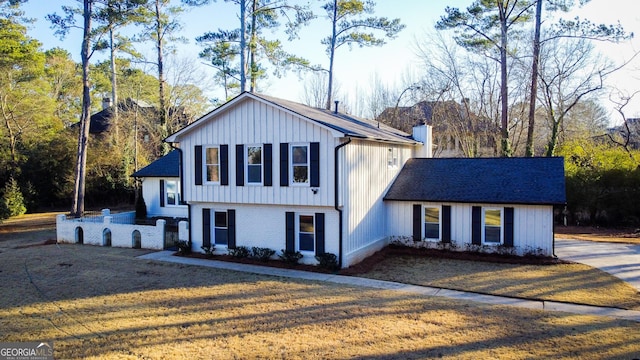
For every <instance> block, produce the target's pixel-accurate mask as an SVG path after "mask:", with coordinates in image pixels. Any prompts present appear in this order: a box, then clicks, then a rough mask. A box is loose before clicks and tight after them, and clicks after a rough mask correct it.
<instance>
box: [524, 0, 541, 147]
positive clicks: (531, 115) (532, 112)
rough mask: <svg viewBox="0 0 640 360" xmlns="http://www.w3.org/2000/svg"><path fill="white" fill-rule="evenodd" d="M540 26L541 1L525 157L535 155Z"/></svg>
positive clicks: (538, 7) (535, 39) (535, 40)
mask: <svg viewBox="0 0 640 360" xmlns="http://www.w3.org/2000/svg"><path fill="white" fill-rule="evenodd" d="M541 24H542V0H537V3H536V24H535V33H534V37H533V61H532V64H531V90H530V92H529V93H530V95H529V96H530V98H529V127H528V128H527V148H526V150H525V156H527V157H532V156H534V155H535V148H534V144H533V135H534V131H535V122H536V99H537V94H538V62H539V61H540V27H541Z"/></svg>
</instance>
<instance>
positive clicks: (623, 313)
mask: <svg viewBox="0 0 640 360" xmlns="http://www.w3.org/2000/svg"><path fill="white" fill-rule="evenodd" d="M139 259H146V260H157V261H166V262H172V263H178V264H186V265H195V266H207V267H213V268H218V269H226V270H232V271H241V272H248V273H254V274H262V275H270V276H279V277H286V278H293V279H302V280H313V281H325V282H330V283H335V284H345V285H351V286H360V287H367V288H374V289H382V290H394V291H402V292H408V293H413V294H420V295H427V296H441V297H447V298H452V299H459V300H468V301H475V302H480V303H484V304H492V305H507V306H515V307H521V308H527V309H537V310H546V311H562V312H568V313H574V314H584V315H600V316H610V317H615V318H620V319H625V320H631V321H637V322H640V311H632V310H621V309H616V308H606V307H598V306H588V305H576V304H567V303H561V302H555V301H540V300H527V299H514V298H508V297H502V296H494V295H483V294H476V293H471V292H465V291H457V290H447V289H441V288H435V287H429V286H416V285H408V284H402V283H397V282H392V281H383V280H374V279H366V278H360V277H355V276H344V275H334V274H321V273H314V272H308V271H300V270H292V269H281V268H273V267H268V266H259V265H249V264H239V263H233V262H226V261H217V260H208V259H196V258H188V257H180V256H173V252H172V251H159V252H154V253H149V254H146V255H142V256H140V257H139Z"/></svg>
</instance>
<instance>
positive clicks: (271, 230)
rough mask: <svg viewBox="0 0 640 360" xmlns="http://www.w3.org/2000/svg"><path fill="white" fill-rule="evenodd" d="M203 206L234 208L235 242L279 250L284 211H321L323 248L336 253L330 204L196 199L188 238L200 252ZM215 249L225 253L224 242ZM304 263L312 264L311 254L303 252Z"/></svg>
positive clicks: (334, 215) (282, 241)
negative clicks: (308, 205) (290, 204)
mask: <svg viewBox="0 0 640 360" xmlns="http://www.w3.org/2000/svg"><path fill="white" fill-rule="evenodd" d="M202 209H212V211H214V210H215V211H226V210H230V209H231V210H235V212H236V246H246V247H248V248H251V247H253V246H256V247H266V248H270V249H273V250H275V251H276V254H280V253H281V250H282V249H284V248H285V247H286V243H285V241H286V212H288V211H293V212H295V213H296V214H315V213H324V215H325V251H326V252H329V253H333V254H335V255H338V238H337V236H336V235H335V234H337V233H338V212H337V211H336V210H335V209H334V208H333V207H306V206H268V205H244V204H228V203H215V204H213V203H197V204H193V205H192V206H191V223H190V224H189V226H190V227H191V231H192V234H191V236H192V238H191V241H192V243H193V250H194V251H197V252H202V250H201V248H200V247H201V246H202V244H203V232H202V230H203V226H202V224H203V223H202ZM216 252H217V253H226V252H227V248H226V247H225V246H220V245H216ZM304 255H305V257H304V258H303V259H302V260H301V262H303V263H311V264H315V263H316V260H315V258H314V257H313V255H310V254H304Z"/></svg>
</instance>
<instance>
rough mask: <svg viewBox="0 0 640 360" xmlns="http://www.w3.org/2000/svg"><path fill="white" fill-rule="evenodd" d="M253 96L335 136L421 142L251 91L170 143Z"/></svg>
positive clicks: (384, 127)
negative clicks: (312, 123)
mask: <svg viewBox="0 0 640 360" xmlns="http://www.w3.org/2000/svg"><path fill="white" fill-rule="evenodd" d="M245 99H253V100H256V101H260V102H262V103H265V104H268V105H271V106H275V107H277V108H279V109H281V110H284V111H286V112H289V113H292V114H295V115H297V116H299V117H302V118H303V119H306V120H309V121H312V122H315V123H316V124H318V125H320V126H322V127H325V128H326V129H328V130H330V131H332V132H334V135H335V136H344V137H354V138H361V139H369V140H375V141H386V142H396V143H406V144H418V143H419V142H417V141H415V140H413V139H412V138H411V136H410V135H409V134H407V133H405V132H402V131H401V130H398V129H394V128H392V127H390V126H387V125H385V124H382V123H378V122H376V121H373V120H367V119H361V118H358V117H355V116H351V115H347V114H343V113H340V112H338V113H335V112H334V111H331V110H326V109H319V108H314V107H310V106H307V105H303V104H299V103H296V102H294V101H289V100H284V99H279V98H276V97H272V96H267V95H263V94H256V93H250V92H243V93H241V94H240V95H238V96H236V97H235V98H233V99H231V100H229V101H228V102H227V103H225V104H223V105H221V106H220V107H218V108H217V109H215V110H213V111H211V112H210V113H208V114H206V115H204V116H203V117H201V118H200V119H198V120H196V121H195V122H193V123H192V124H190V125H188V126H186V127H184V128H182V129H181V130H179V131H177V132H176V133H174V134H172V135H170V136H169V137H167V138H166V139H165V141H167V142H179V140H177V139H178V138H179V137H180V136H182V135H184V134H187V133H189V132H191V131H193V130H195V129H197V128H198V127H199V126H201V125H202V124H203V123H205V122H206V121H207V120H209V119H211V118H214V117H215V116H216V115H217V114H218V113H221V112H223V111H225V110H226V109H229V108H231V107H233V106H234V105H235V104H237V103H239V102H241V101H243V100H245Z"/></svg>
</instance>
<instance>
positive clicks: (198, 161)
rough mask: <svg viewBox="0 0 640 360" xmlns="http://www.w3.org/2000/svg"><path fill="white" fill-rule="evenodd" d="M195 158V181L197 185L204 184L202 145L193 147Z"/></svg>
mask: <svg viewBox="0 0 640 360" xmlns="http://www.w3.org/2000/svg"><path fill="white" fill-rule="evenodd" d="M193 158H194V159H195V164H193V166H194V167H195V181H196V185H202V145H196V146H194V147H193Z"/></svg>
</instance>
